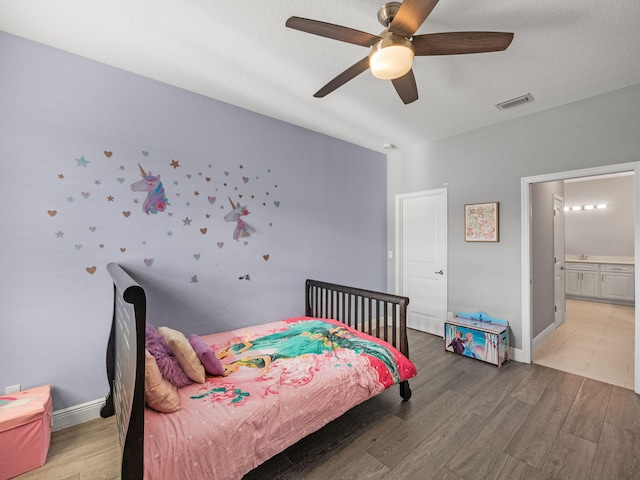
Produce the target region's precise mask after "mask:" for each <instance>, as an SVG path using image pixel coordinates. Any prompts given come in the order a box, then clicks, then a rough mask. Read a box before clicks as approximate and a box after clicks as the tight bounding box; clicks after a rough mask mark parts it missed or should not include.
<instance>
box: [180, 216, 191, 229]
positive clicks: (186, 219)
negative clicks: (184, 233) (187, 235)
mask: <svg viewBox="0 0 640 480" xmlns="http://www.w3.org/2000/svg"><path fill="white" fill-rule="evenodd" d="M182 222H183V223H184V226H185V227H186V226H187V225H191V219H190V218H189V217H186V218H185V219H184V220H182Z"/></svg>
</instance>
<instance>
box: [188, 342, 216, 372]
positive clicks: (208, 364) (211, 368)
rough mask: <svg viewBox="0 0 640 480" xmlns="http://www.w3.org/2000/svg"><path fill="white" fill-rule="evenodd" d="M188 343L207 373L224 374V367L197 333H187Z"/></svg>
mask: <svg viewBox="0 0 640 480" xmlns="http://www.w3.org/2000/svg"><path fill="white" fill-rule="evenodd" d="M189 343H190V344H191V346H192V347H193V350H194V351H195V352H196V355H198V358H199V359H200V363H202V366H203V367H204V371H205V372H207V373H208V374H209V375H224V367H223V366H222V363H221V362H220V359H219V358H218V357H216V354H215V352H214V351H213V349H212V348H211V347H210V346H209V345H207V344H206V342H205V341H204V340H202V339H201V338H200V337H199V336H197V335H189Z"/></svg>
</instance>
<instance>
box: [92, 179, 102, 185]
mask: <svg viewBox="0 0 640 480" xmlns="http://www.w3.org/2000/svg"><path fill="white" fill-rule="evenodd" d="M93 183H95V184H96V185H100V184H102V180H96V181H95V182H93Z"/></svg>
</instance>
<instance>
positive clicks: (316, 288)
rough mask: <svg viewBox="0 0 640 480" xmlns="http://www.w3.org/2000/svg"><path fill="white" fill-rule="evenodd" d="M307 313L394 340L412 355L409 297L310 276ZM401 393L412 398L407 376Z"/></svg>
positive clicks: (397, 346) (381, 337)
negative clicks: (328, 281)
mask: <svg viewBox="0 0 640 480" xmlns="http://www.w3.org/2000/svg"><path fill="white" fill-rule="evenodd" d="M305 290H306V294H305V300H306V302H305V305H306V306H305V315H306V316H308V317H315V318H332V319H334V320H338V321H339V322H342V323H344V324H346V325H348V326H350V327H353V328H355V329H356V330H359V331H361V332H364V333H367V334H369V335H373V336H374V337H377V338H380V339H382V340H384V341H385V342H387V343H390V344H391V345H393V346H394V347H396V348H397V349H398V350H400V352H402V353H403V354H404V355H405V356H406V357H407V358H409V342H408V340H407V305H409V297H402V296H400V295H393V294H390V293H382V292H375V291H372V290H364V289H361V288H353V287H346V286H343V285H336V284H333V283H326V282H319V281H317V280H307V282H306V289H305ZM400 395H401V396H402V398H403V399H404V400H409V398H411V389H410V388H409V382H407V381H406V380H405V381H404V382H402V383H401V384H400Z"/></svg>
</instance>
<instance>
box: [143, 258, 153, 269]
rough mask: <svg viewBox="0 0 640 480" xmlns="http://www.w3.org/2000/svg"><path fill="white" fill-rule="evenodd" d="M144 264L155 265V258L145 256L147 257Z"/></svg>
mask: <svg viewBox="0 0 640 480" xmlns="http://www.w3.org/2000/svg"><path fill="white" fill-rule="evenodd" d="M144 264H145V265H146V266H147V267H150V266H151V265H153V258H145V259H144Z"/></svg>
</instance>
